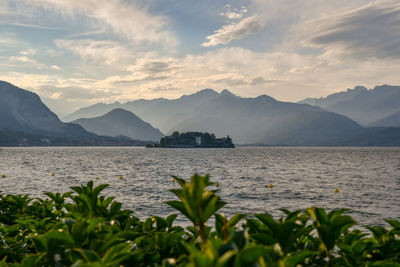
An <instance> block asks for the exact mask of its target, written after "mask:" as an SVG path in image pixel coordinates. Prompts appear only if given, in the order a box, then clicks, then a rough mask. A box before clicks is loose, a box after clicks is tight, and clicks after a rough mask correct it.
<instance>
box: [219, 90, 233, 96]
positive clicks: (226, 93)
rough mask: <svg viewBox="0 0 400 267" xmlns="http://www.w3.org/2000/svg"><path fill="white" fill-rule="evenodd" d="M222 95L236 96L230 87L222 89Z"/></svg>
mask: <svg viewBox="0 0 400 267" xmlns="http://www.w3.org/2000/svg"><path fill="white" fill-rule="evenodd" d="M221 95H230V96H236V95H235V94H233V93H232V92H231V91H229V90H228V89H224V90H222V91H221Z"/></svg>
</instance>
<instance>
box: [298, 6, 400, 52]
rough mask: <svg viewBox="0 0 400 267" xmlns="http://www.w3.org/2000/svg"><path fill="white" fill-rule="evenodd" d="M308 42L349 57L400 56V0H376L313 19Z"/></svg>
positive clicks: (307, 25)
mask: <svg viewBox="0 0 400 267" xmlns="http://www.w3.org/2000/svg"><path fill="white" fill-rule="evenodd" d="M304 27H310V28H312V29H313V30H312V31H311V37H310V38H309V39H308V43H309V44H310V45H312V46H316V47H320V48H323V49H324V50H328V49H336V50H340V52H341V53H342V54H343V55H344V56H346V57H348V56H350V57H353V58H354V57H357V58H360V59H363V58H364V59H367V58H380V59H383V58H393V59H399V58H400V2H399V1H397V0H396V1H377V2H374V3H372V4H368V5H366V6H364V7H362V8H358V9H356V10H353V11H351V12H346V13H341V14H338V15H335V16H331V17H328V18H323V19H318V20H315V21H312V22H310V23H308V24H306V25H304Z"/></svg>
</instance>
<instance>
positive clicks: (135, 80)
mask: <svg viewBox="0 0 400 267" xmlns="http://www.w3.org/2000/svg"><path fill="white" fill-rule="evenodd" d="M168 78H170V77H169V76H151V75H150V76H147V77H145V78H122V79H120V80H117V81H113V84H117V85H118V84H134V83H139V82H149V81H159V80H165V79H168Z"/></svg>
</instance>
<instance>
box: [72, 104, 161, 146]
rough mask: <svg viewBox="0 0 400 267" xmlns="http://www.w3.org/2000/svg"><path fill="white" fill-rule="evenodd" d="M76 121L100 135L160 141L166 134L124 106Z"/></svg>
mask: <svg viewBox="0 0 400 267" xmlns="http://www.w3.org/2000/svg"><path fill="white" fill-rule="evenodd" d="M74 123H77V124H79V125H81V126H82V127H83V128H85V129H86V130H88V131H90V132H93V133H96V134H99V135H108V136H114V137H116V136H127V137H129V138H132V139H135V140H144V141H148V140H151V141H158V140H160V138H161V137H163V136H164V135H163V134H162V133H161V132H160V131H159V130H158V129H155V128H153V126H151V125H150V124H149V123H147V122H145V121H143V120H142V119H140V118H139V117H138V116H136V115H135V114H134V113H133V112H130V111H128V110H126V109H123V108H115V109H113V110H111V111H110V112H108V113H106V114H104V115H102V116H99V117H95V118H81V119H78V120H75V121H74Z"/></svg>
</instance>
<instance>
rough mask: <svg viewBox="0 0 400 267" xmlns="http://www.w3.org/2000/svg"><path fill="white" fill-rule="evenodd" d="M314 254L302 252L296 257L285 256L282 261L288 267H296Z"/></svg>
mask: <svg viewBox="0 0 400 267" xmlns="http://www.w3.org/2000/svg"><path fill="white" fill-rule="evenodd" d="M314 254H315V252H311V251H302V252H301V253H299V254H297V255H292V256H286V257H285V258H284V260H283V261H284V263H285V264H286V265H287V266H289V267H296V266H297V265H298V264H302V263H304V261H305V259H307V258H309V257H311V256H313V255H314Z"/></svg>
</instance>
